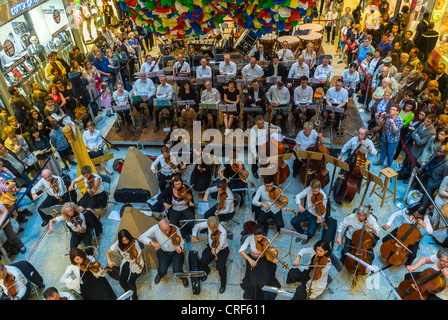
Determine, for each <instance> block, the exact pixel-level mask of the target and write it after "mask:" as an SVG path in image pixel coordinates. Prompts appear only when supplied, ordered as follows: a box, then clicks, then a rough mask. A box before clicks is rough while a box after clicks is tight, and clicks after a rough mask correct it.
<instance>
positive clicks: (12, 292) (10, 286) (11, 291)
mask: <svg viewBox="0 0 448 320" xmlns="http://www.w3.org/2000/svg"><path fill="white" fill-rule="evenodd" d="M15 284H16V278H15V277H14V276H13V275H12V274H11V273H7V274H6V277H5V286H6V287H7V290H8V292H7V295H8V297H9V298H11V299H13V298H14V297H15V296H16V295H17V288H16V286H15Z"/></svg>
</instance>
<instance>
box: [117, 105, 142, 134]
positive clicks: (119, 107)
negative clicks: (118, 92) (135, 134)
mask: <svg viewBox="0 0 448 320" xmlns="http://www.w3.org/2000/svg"><path fill="white" fill-rule="evenodd" d="M112 110H114V112H117V113H118V111H121V112H122V114H123V118H124V114H125V113H124V111H126V110H130V112H129V113H130V115H131V120H132V124H133V125H134V128H136V125H135V119H134V113H133V112H132V111H133V110H132V107H131V105H130V104H126V105H124V106H123V105H118V106H112ZM118 119H119V118H118ZM123 120H124V119H123ZM124 122H125V123H127V122H126V121H124Z"/></svg>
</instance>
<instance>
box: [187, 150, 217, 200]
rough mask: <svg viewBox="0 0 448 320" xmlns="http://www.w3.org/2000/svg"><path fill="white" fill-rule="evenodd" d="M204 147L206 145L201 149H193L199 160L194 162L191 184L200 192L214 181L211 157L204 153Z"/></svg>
mask: <svg viewBox="0 0 448 320" xmlns="http://www.w3.org/2000/svg"><path fill="white" fill-rule="evenodd" d="M203 149H204V147H201V148H200V149H199V150H197V149H196V148H194V149H193V153H195V154H196V155H197V160H196V161H195V162H194V163H193V165H194V169H193V171H192V172H191V176H190V184H191V185H192V186H193V189H194V191H196V192H198V193H203V192H205V190H207V188H208V187H209V186H210V182H211V181H212V163H210V162H211V161H210V160H211V159H210V157H209V156H208V155H206V154H204V153H203ZM193 159H194V158H193Z"/></svg>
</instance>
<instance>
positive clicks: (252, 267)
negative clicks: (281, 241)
mask: <svg viewBox="0 0 448 320" xmlns="http://www.w3.org/2000/svg"><path fill="white" fill-rule="evenodd" d="M279 234H280V232H277V234H276V235H275V236H274V238H272V240H271V241H270V242H269V245H267V246H266V248H264V250H263V252H262V253H261V254H260V256H259V257H258V258H257V260H256V261H255V264H256V263H257V262H258V260H260V258H261V257H262V256H263V254H264V253H265V252H266V250H267V249H268V248H269V247H270V246H271V244H272V242H274V240H275V238H277V236H278V235H279ZM253 268H254V267H252V268H251V270H252V269H253Z"/></svg>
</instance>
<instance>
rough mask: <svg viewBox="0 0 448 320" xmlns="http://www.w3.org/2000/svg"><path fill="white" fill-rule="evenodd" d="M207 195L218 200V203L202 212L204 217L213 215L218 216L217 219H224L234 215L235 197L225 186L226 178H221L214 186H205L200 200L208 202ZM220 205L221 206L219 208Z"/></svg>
mask: <svg viewBox="0 0 448 320" xmlns="http://www.w3.org/2000/svg"><path fill="white" fill-rule="evenodd" d="M209 196H210V197H211V198H212V199H216V200H218V203H217V204H215V205H214V206H212V207H211V208H210V209H208V210H207V211H206V212H205V213H204V219H207V218H208V217H211V216H213V215H214V216H216V217H218V219H219V221H226V220H229V219H232V218H233V216H234V215H235V208H234V200H235V198H234V196H233V192H232V190H230V188H229V187H228V186H227V181H226V180H221V181H220V182H219V183H218V184H217V185H216V186H215V187H210V188H207V190H206V191H205V193H204V197H203V199H202V201H203V202H208V201H209V200H208V198H209ZM220 207H222V208H221V209H220Z"/></svg>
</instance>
